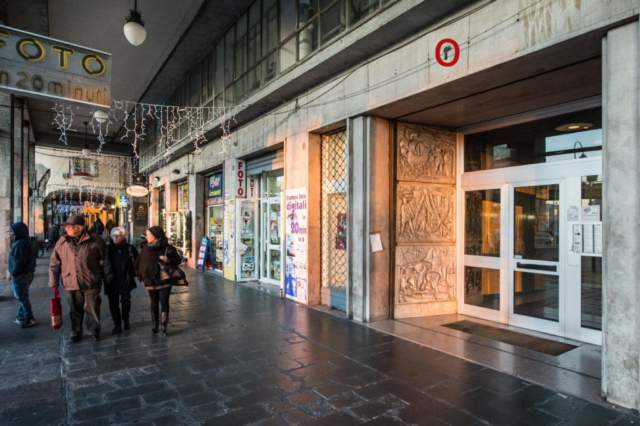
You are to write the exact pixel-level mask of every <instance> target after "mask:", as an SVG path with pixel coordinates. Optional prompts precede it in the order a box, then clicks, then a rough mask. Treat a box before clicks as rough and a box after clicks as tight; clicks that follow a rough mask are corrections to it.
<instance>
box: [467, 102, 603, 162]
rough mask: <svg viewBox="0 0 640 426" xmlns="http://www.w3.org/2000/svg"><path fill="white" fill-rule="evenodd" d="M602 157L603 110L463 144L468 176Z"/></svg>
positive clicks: (503, 131)
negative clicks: (477, 173)
mask: <svg viewBox="0 0 640 426" xmlns="http://www.w3.org/2000/svg"><path fill="white" fill-rule="evenodd" d="M601 156H602V109H601V108H593V109H588V110H584V111H578V112H573V113H570V114H563V115H559V116H556V117H551V118H545V119H542V120H536V121H531V122H527V123H522V124H517V125H515V126H509V127H503V128H500V129H495V130H489V131H486V132H480V133H475V134H472V135H467V136H465V141H464V170H465V172H474V171H478V170H490V169H501V168H505V167H514V166H522V165H526V164H538V163H549V162H555V161H565V160H580V159H584V158H592V157H601Z"/></svg>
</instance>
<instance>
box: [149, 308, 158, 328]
mask: <svg viewBox="0 0 640 426" xmlns="http://www.w3.org/2000/svg"><path fill="white" fill-rule="evenodd" d="M159 322H160V318H158V308H155V309H154V308H151V331H152V332H154V333H157V332H158V329H159V328H160V324H159Z"/></svg>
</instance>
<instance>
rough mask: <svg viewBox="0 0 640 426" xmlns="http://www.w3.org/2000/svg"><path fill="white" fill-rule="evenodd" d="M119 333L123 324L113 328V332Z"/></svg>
mask: <svg viewBox="0 0 640 426" xmlns="http://www.w3.org/2000/svg"><path fill="white" fill-rule="evenodd" d="M119 333H122V326H120V325H119V324H118V325H116V326H114V327H113V330H111V334H119Z"/></svg>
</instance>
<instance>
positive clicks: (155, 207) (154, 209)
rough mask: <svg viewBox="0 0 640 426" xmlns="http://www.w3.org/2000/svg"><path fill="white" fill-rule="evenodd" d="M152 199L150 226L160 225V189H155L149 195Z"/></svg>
mask: <svg viewBox="0 0 640 426" xmlns="http://www.w3.org/2000/svg"><path fill="white" fill-rule="evenodd" d="M149 196H150V197H151V205H150V206H149V226H150V227H151V226H159V225H160V218H159V214H160V207H159V206H160V189H158V188H153V189H152V190H151V192H150V193H149Z"/></svg>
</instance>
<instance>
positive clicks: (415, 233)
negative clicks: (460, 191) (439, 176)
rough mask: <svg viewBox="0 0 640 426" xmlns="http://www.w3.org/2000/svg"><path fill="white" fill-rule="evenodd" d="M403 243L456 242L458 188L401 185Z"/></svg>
mask: <svg viewBox="0 0 640 426" xmlns="http://www.w3.org/2000/svg"><path fill="white" fill-rule="evenodd" d="M397 199H398V203H397V215H398V216H397V217H398V220H397V229H396V238H397V241H398V242H399V243H415V242H454V241H455V187H453V186H447V185H425V184H407V183H400V184H398V198H397Z"/></svg>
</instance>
